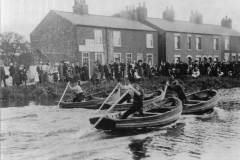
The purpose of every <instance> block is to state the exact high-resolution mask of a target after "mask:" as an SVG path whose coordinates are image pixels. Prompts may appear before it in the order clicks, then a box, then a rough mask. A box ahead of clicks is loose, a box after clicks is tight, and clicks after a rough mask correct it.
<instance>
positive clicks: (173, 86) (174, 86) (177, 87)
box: [166, 77, 187, 103]
mask: <svg viewBox="0 0 240 160" xmlns="http://www.w3.org/2000/svg"><path fill="white" fill-rule="evenodd" d="M166 96H176V97H178V98H179V99H180V100H181V101H182V102H183V103H185V102H186V101H187V97H186V95H185V93H184V89H183V86H182V85H181V84H180V82H179V81H178V80H176V79H174V78H173V77H171V78H170V85H169V86H168V89H167V94H166Z"/></svg>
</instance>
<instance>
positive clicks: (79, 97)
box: [69, 77, 85, 102]
mask: <svg viewBox="0 0 240 160" xmlns="http://www.w3.org/2000/svg"><path fill="white" fill-rule="evenodd" d="M69 88H70V89H71V90H72V91H73V92H74V93H75V97H74V98H73V100H72V102H81V101H83V100H84V97H85V96H84V94H83V90H82V88H81V87H80V86H79V84H78V80H77V78H76V77H74V78H72V79H71V80H70V84H69Z"/></svg>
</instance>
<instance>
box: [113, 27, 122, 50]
mask: <svg viewBox="0 0 240 160" xmlns="http://www.w3.org/2000/svg"><path fill="white" fill-rule="evenodd" d="M121 45H122V40H121V32H120V31H113V46H115V47H121Z"/></svg>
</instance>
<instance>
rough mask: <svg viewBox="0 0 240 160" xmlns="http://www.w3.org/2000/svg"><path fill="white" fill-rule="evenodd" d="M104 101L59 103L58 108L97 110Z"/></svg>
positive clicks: (101, 99) (100, 99)
mask: <svg viewBox="0 0 240 160" xmlns="http://www.w3.org/2000/svg"><path fill="white" fill-rule="evenodd" d="M103 101H104V99H103V98H99V99H93V100H89V101H85V102H61V103H60V104H59V107H60V108H85V109H97V108H98V107H99V106H100V105H101V104H102V103H103Z"/></svg>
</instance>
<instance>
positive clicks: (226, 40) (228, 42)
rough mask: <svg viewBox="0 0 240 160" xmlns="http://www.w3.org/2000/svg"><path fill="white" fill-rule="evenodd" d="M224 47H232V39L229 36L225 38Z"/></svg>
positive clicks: (227, 48)
mask: <svg viewBox="0 0 240 160" xmlns="http://www.w3.org/2000/svg"><path fill="white" fill-rule="evenodd" d="M224 49H225V50H229V49H230V40H229V37H226V38H225V39H224Z"/></svg>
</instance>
